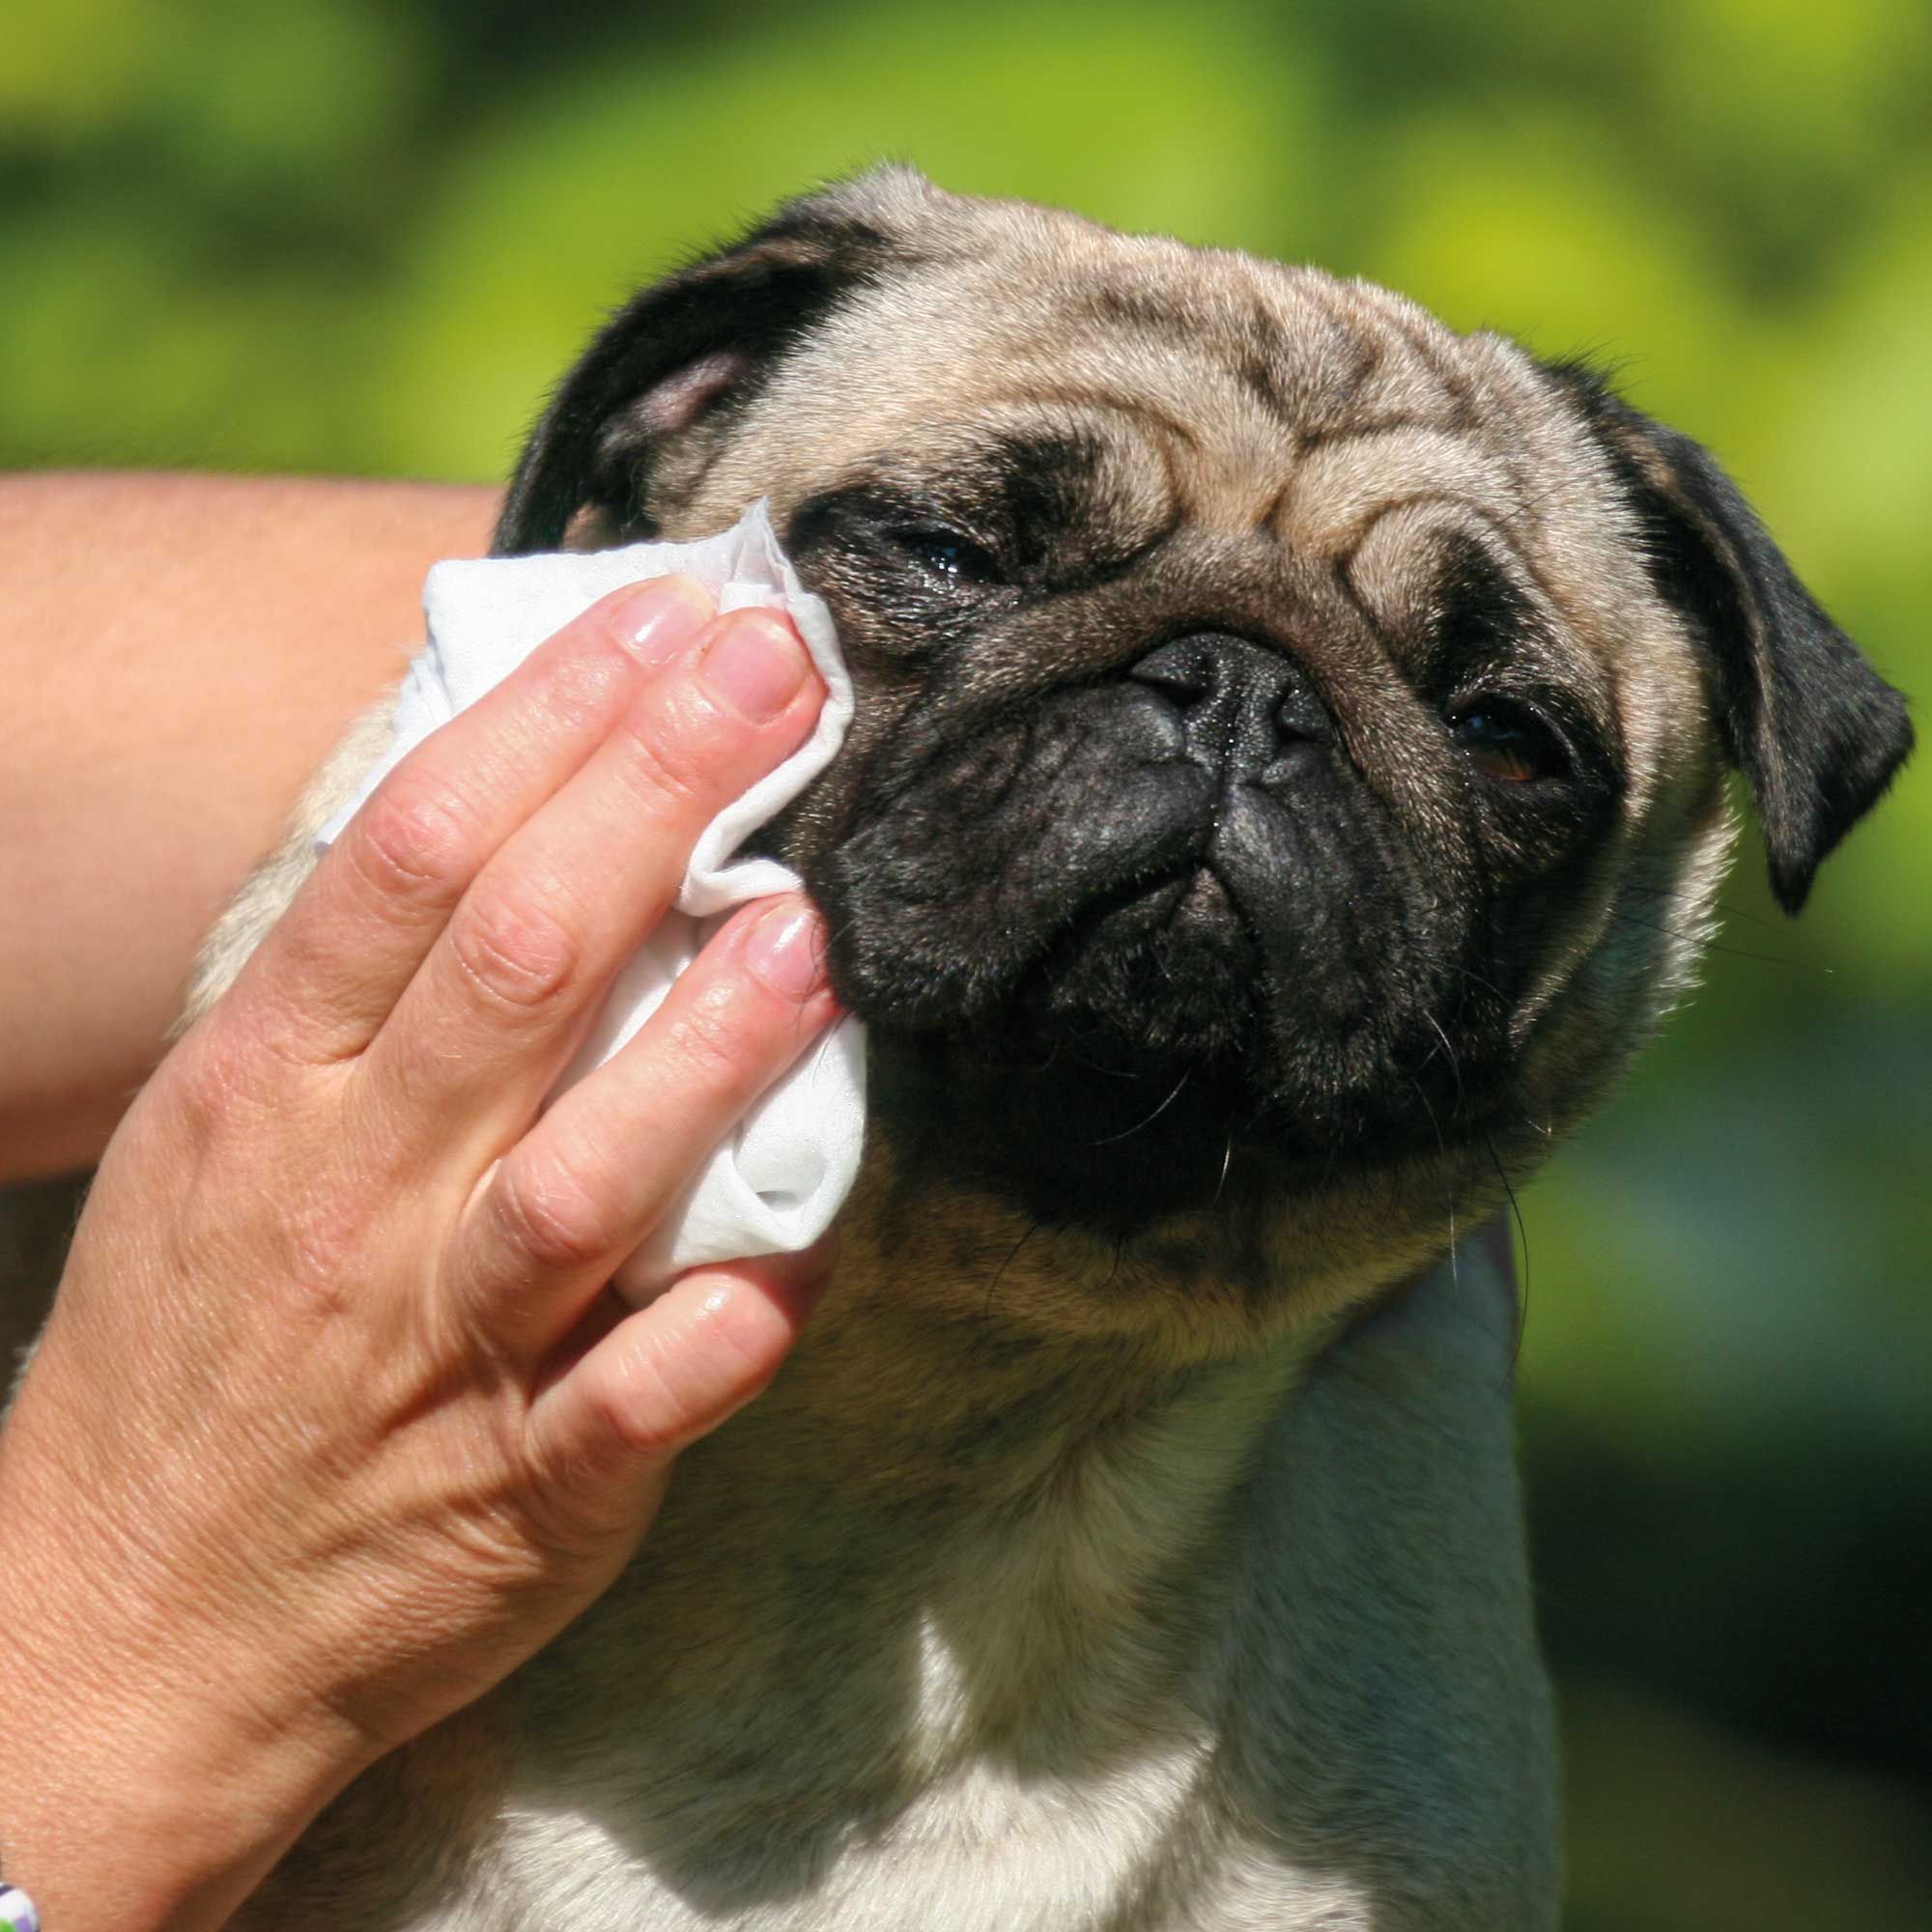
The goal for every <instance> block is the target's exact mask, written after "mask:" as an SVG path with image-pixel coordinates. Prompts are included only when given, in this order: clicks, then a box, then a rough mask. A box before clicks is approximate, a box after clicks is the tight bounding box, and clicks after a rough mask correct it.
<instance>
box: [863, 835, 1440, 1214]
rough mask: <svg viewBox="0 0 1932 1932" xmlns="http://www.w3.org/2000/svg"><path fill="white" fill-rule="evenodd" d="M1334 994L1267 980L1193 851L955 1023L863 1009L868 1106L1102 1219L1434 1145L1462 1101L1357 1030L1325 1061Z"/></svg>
mask: <svg viewBox="0 0 1932 1932" xmlns="http://www.w3.org/2000/svg"><path fill="white" fill-rule="evenodd" d="M1333 995H1334V988H1333V987H1332V985H1322V986H1319V987H1308V986H1304V985H1298V984H1295V983H1293V982H1286V983H1285V982H1284V981H1283V980H1282V978H1281V976H1280V974H1279V972H1278V971H1275V970H1271V968H1270V962H1269V957H1268V952H1267V949H1266V947H1265V945H1264V941H1263V939H1262V938H1261V937H1260V936H1259V935H1258V934H1257V932H1256V930H1255V922H1254V920H1253V919H1252V918H1251V917H1250V915H1249V913H1248V911H1247V910H1246V908H1245V907H1244V905H1243V902H1242V896H1241V894H1240V892H1239V889H1238V886H1231V885H1230V884H1228V883H1227V882H1226V881H1224V880H1223V879H1222V878H1220V877H1219V876H1217V874H1216V873H1215V872H1214V871H1213V870H1212V869H1210V868H1209V867H1206V866H1200V867H1186V868H1184V869H1182V870H1179V871H1177V872H1175V873H1173V874H1172V875H1171V876H1168V877H1165V878H1161V879H1159V880H1156V881H1154V882H1152V883H1151V884H1134V885H1131V886H1123V887H1122V888H1121V889H1120V890H1118V891H1117V892H1115V893H1113V894H1111V895H1104V896H1102V897H1100V898H1098V899H1096V900H1095V901H1094V902H1093V903H1092V904H1091V905H1089V906H1088V907H1087V908H1085V909H1084V910H1083V912H1082V914H1081V915H1080V916H1079V917H1078V918H1077V919H1076V920H1074V921H1073V922H1072V923H1071V924H1070V925H1069V926H1068V927H1067V928H1066V930H1065V932H1064V933H1063V934H1062V935H1061V936H1060V937H1059V939H1057V940H1056V942H1055V943H1054V945H1053V946H1052V947H1051V948H1050V950H1049V951H1048V952H1046V954H1045V955H1044V956H1043V957H1041V958H1039V959H1037V960H1036V961H1034V962H1033V963H1031V964H1030V965H1029V966H1028V967H1027V968H1026V969H1025V970H1023V971H1022V972H1020V973H1018V974H1017V975H1016V976H1014V977H1013V978H1012V979H1011V980H1010V981H1009V982H1008V983H1006V984H1003V985H1001V986H999V987H997V988H992V987H987V986H985V985H983V984H982V985H981V987H980V995H979V998H978V1000H977V1001H976V1004H975V1006H974V1008H973V1009H972V1010H971V1011H970V1012H969V1013H966V1014H963V1015H961V1016H960V1017H959V1019H958V1020H957V1021H956V1023H954V1024H952V1025H948V1026H941V1027H934V1026H933V1025H931V1024H930V1015H929V1014H923V1015H922V1016H921V1020H922V1023H921V1024H918V1025H907V1024H905V1023H904V1020H903V1016H901V1015H898V1014H895V1012H893V1011H892V1010H890V1009H875V1010H870V1011H867V1010H866V1009H865V1008H864V1006H863V1005H861V1007H860V1010H861V1013H862V1016H863V1017H865V1018H866V1019H867V1021H868V1022H869V1023H870V1025H871V1028H872V1039H873V1069H874V1070H873V1076H872V1084H873V1106H874V1109H875V1112H876V1113H877V1114H878V1116H879V1117H880V1119H881V1121H882V1122H884V1123H885V1124H886V1125H887V1127H888V1130H889V1131H890V1132H891V1133H892V1134H893V1137H894V1140H895V1145H897V1146H898V1147H900V1148H901V1149H902V1150H905V1151H908V1152H909V1153H911V1154H912V1155H913V1157H914V1158H916V1159H917V1160H918V1162H919V1163H920V1165H921V1166H922V1168H923V1169H924V1170H925V1171H927V1172H934V1171H937V1172H939V1173H942V1174H944V1175H946V1176H948V1177H951V1178H955V1179H966V1180H969V1181H971V1182H976V1183H979V1184H981V1185H984V1186H987V1187H990V1188H991V1189H992V1190H993V1191H995V1192H998V1193H1000V1194H1003V1195H1005V1196H1007V1197H1009V1198H1011V1199H1013V1200H1015V1201H1017V1202H1018V1203H1019V1205H1020V1206H1021V1207H1023V1208H1025V1209H1026V1211H1027V1212H1028V1213H1029V1214H1030V1215H1032V1216H1034V1217H1035V1218H1037V1219H1040V1220H1043V1221H1048V1222H1055V1223H1064V1222H1072V1223H1079V1224H1084V1225H1088V1226H1092V1227H1095V1228H1098V1229H1101V1230H1104V1231H1106V1232H1109V1233H1112V1234H1116V1235H1119V1234H1131V1233H1135V1232H1139V1231H1141V1230H1143V1229H1145V1228H1146V1227H1148V1226H1149V1225H1150V1224H1151V1223H1152V1222H1155V1221H1157V1220H1159V1219H1161V1218H1163V1217H1166V1216H1169V1215H1174V1214H1185V1213H1189V1212H1200V1211H1207V1210H1209V1209H1212V1210H1215V1211H1217V1212H1222V1213H1228V1212H1233V1211H1236V1210H1237V1209H1238V1208H1241V1206H1242V1205H1243V1204H1244V1203H1249V1202H1258V1201H1260V1200H1263V1199H1278V1198H1279V1197H1280V1196H1281V1195H1282V1194H1283V1193H1284V1192H1285V1191H1291V1190H1292V1191H1296V1192H1306V1191H1308V1190H1310V1189H1312V1188H1315V1187H1318V1186H1327V1185H1332V1184H1334V1183H1336V1182H1337V1181H1338V1180H1346V1179H1347V1178H1349V1177H1356V1178H1359V1177H1360V1175H1361V1174H1362V1172H1363V1170H1365V1169H1371V1168H1380V1167H1387V1166H1390V1165H1393V1164H1396V1163H1399V1162H1402V1161H1405V1160H1407V1159H1409V1158H1412V1157H1414V1156H1416V1155H1420V1154H1428V1153H1432V1152H1434V1153H1437V1154H1439V1153H1441V1152H1443V1151H1445V1150H1444V1140H1443V1135H1444V1131H1445V1128H1446V1129H1448V1130H1449V1131H1451V1132H1453V1131H1454V1130H1455V1129H1454V1127H1453V1126H1451V1124H1450V1123H1451V1120H1452V1115H1454V1114H1455V1113H1456V1112H1457V1110H1458V1107H1459V1103H1461V1105H1462V1108H1463V1119H1464V1121H1466V1118H1467V1108H1466V1102H1467V1100H1468V1097H1469V1096H1468V1095H1467V1094H1460V1095H1459V1094H1456V1093H1455V1092H1454V1090H1453V1089H1445V1084H1444V1081H1443V1079H1442V1077H1441V1076H1442V1073H1443V1071H1445V1070H1446V1069H1441V1068H1424V1069H1422V1071H1421V1072H1420V1075H1419V1076H1418V1073H1417V1072H1416V1071H1414V1070H1411V1069H1410V1068H1409V1067H1407V1066H1406V1065H1403V1064H1401V1058H1400V1056H1396V1057H1391V1055H1390V1054H1389V1053H1388V1052H1386V1051H1384V1050H1382V1049H1380V1048H1378V1047H1372V1046H1369V1045H1367V1044H1365V1043H1363V1042H1359V1041H1358V1042H1357V1043H1356V1045H1355V1049H1354V1053H1353V1060H1354V1061H1355V1063H1356V1064H1355V1065H1350V1066H1347V1067H1346V1070H1343V1071H1338V1067H1342V1066H1343V1065H1344V1064H1345V1063H1347V1062H1348V1061H1349V1060H1350V1054H1349V1053H1348V1052H1347V1051H1345V1050H1338V1049H1337V1047H1336V1043H1335V1042H1334V1041H1333V1040H1332V1039H1321V1038H1320V1037H1311V1034H1310V1018H1309V1016H1310V1014H1311V1013H1317V1012H1320V1011H1321V1009H1322V1008H1323V1006H1324V1004H1325V1003H1327V1002H1329V1001H1332V999H1333ZM1291 1008H1292V1009H1293V1010H1292V1011H1291V1010H1289V1009H1291ZM1318 1032H1319V1029H1318ZM1438 1058H1439V1056H1438Z"/></svg>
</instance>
